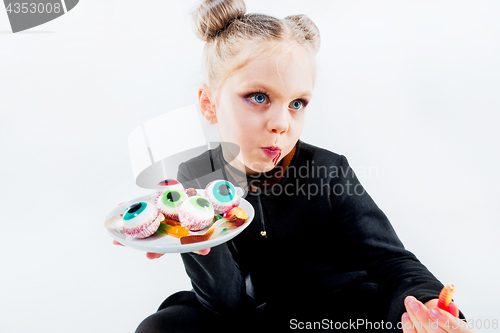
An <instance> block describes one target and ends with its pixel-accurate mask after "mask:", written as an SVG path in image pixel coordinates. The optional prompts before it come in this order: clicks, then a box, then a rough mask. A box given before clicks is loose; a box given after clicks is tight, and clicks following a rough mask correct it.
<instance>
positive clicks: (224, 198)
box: [212, 181, 236, 203]
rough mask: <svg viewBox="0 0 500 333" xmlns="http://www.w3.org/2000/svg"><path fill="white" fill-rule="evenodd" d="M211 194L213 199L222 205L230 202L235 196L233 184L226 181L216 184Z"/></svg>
mask: <svg viewBox="0 0 500 333" xmlns="http://www.w3.org/2000/svg"><path fill="white" fill-rule="evenodd" d="M212 192H213V195H214V197H215V199H216V200H218V201H220V202H223V203H225V202H230V201H232V200H233V199H234V197H235V196H236V190H235V189H234V186H233V184H231V183H229V182H226V181H220V182H217V183H216V184H215V185H214V187H213V190H212Z"/></svg>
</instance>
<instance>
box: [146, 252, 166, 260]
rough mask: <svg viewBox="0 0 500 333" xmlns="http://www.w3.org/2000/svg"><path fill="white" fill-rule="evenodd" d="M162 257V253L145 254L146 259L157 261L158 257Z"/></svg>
mask: <svg viewBox="0 0 500 333" xmlns="http://www.w3.org/2000/svg"><path fill="white" fill-rule="evenodd" d="M163 255H164V254H163V253H152V252H148V253H146V257H147V258H148V259H158V258H160V257H163Z"/></svg>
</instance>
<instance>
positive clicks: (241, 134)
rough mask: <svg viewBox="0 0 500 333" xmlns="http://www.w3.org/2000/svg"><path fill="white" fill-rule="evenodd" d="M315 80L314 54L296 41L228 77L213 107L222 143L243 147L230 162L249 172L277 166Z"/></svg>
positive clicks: (293, 136)
mask: <svg viewBox="0 0 500 333" xmlns="http://www.w3.org/2000/svg"><path fill="white" fill-rule="evenodd" d="M313 85H314V71H313V68H312V64H311V58H310V56H309V55H307V54H306V52H305V51H304V50H302V49H301V48H300V47H298V46H297V47H295V49H294V50H293V51H292V52H283V51H280V52H278V53H277V52H275V53H273V54H271V55H270V56H262V57H258V58H255V59H253V60H251V61H249V62H248V63H247V64H246V65H245V66H243V67H241V68H240V69H238V70H236V71H235V72H234V73H233V74H232V75H231V76H229V77H228V78H227V79H226V80H225V82H224V84H223V86H222V87H221V89H220V95H219V98H218V99H217V102H216V104H215V105H214V109H215V110H214V111H215V118H216V122H217V123H218V128H219V134H220V137H221V140H222V142H232V143H235V144H237V145H238V146H239V147H240V149H241V153H240V154H239V155H238V156H237V158H236V160H234V161H233V162H231V164H232V165H233V166H234V167H236V168H238V169H239V170H242V171H244V172H246V173H247V174H258V173H261V172H267V171H269V170H271V169H273V168H274V167H275V165H277V164H278V163H279V162H280V160H281V159H283V157H285V156H286V155H287V154H288V153H289V152H290V151H291V150H292V148H293V147H294V145H295V143H296V142H297V140H298V139H299V136H300V134H301V132H302V128H303V126H304V121H305V112H306V106H307V104H308V103H309V101H310V99H311V97H312V89H313ZM269 147H274V148H275V149H269Z"/></svg>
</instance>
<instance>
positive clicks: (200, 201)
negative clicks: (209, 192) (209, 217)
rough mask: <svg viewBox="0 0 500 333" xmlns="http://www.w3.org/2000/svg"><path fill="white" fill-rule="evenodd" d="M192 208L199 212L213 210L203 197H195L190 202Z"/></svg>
mask: <svg viewBox="0 0 500 333" xmlns="http://www.w3.org/2000/svg"><path fill="white" fill-rule="evenodd" d="M192 203H193V207H195V208H197V209H199V210H201V211H207V210H211V209H213V207H212V203H211V202H210V201H208V199H205V198H203V197H197V198H194V200H192Z"/></svg>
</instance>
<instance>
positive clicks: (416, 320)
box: [402, 296, 474, 333]
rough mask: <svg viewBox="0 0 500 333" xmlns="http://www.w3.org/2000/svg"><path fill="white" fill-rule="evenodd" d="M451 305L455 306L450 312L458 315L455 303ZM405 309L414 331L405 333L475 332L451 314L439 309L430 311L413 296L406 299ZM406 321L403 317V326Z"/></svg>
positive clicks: (434, 308)
mask: <svg viewBox="0 0 500 333" xmlns="http://www.w3.org/2000/svg"><path fill="white" fill-rule="evenodd" d="M451 304H453V306H450V310H451V311H453V312H455V313H457V314H458V307H457V306H456V305H455V304H454V303H451ZM405 307H406V311H407V312H408V315H409V317H410V319H411V322H412V324H413V325H412V327H411V328H412V329H414V330H408V331H404V332H411V333H414V332H417V333H423V332H428V333H431V332H432V333H434V332H435V333H438V332H455V333H471V332H474V331H473V330H470V329H469V328H468V327H467V323H466V322H463V321H461V320H460V319H459V318H457V317H455V316H453V315H452V314H451V313H448V312H446V311H444V310H441V309H439V308H437V307H433V308H431V309H428V308H427V307H426V306H425V305H424V304H422V303H421V302H420V301H418V300H417V299H416V298H415V297H413V296H407V297H406V299H405ZM403 316H404V315H403ZM405 320H407V318H406V319H405V318H403V317H402V321H403V324H404V323H405ZM407 325H409V324H407Z"/></svg>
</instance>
